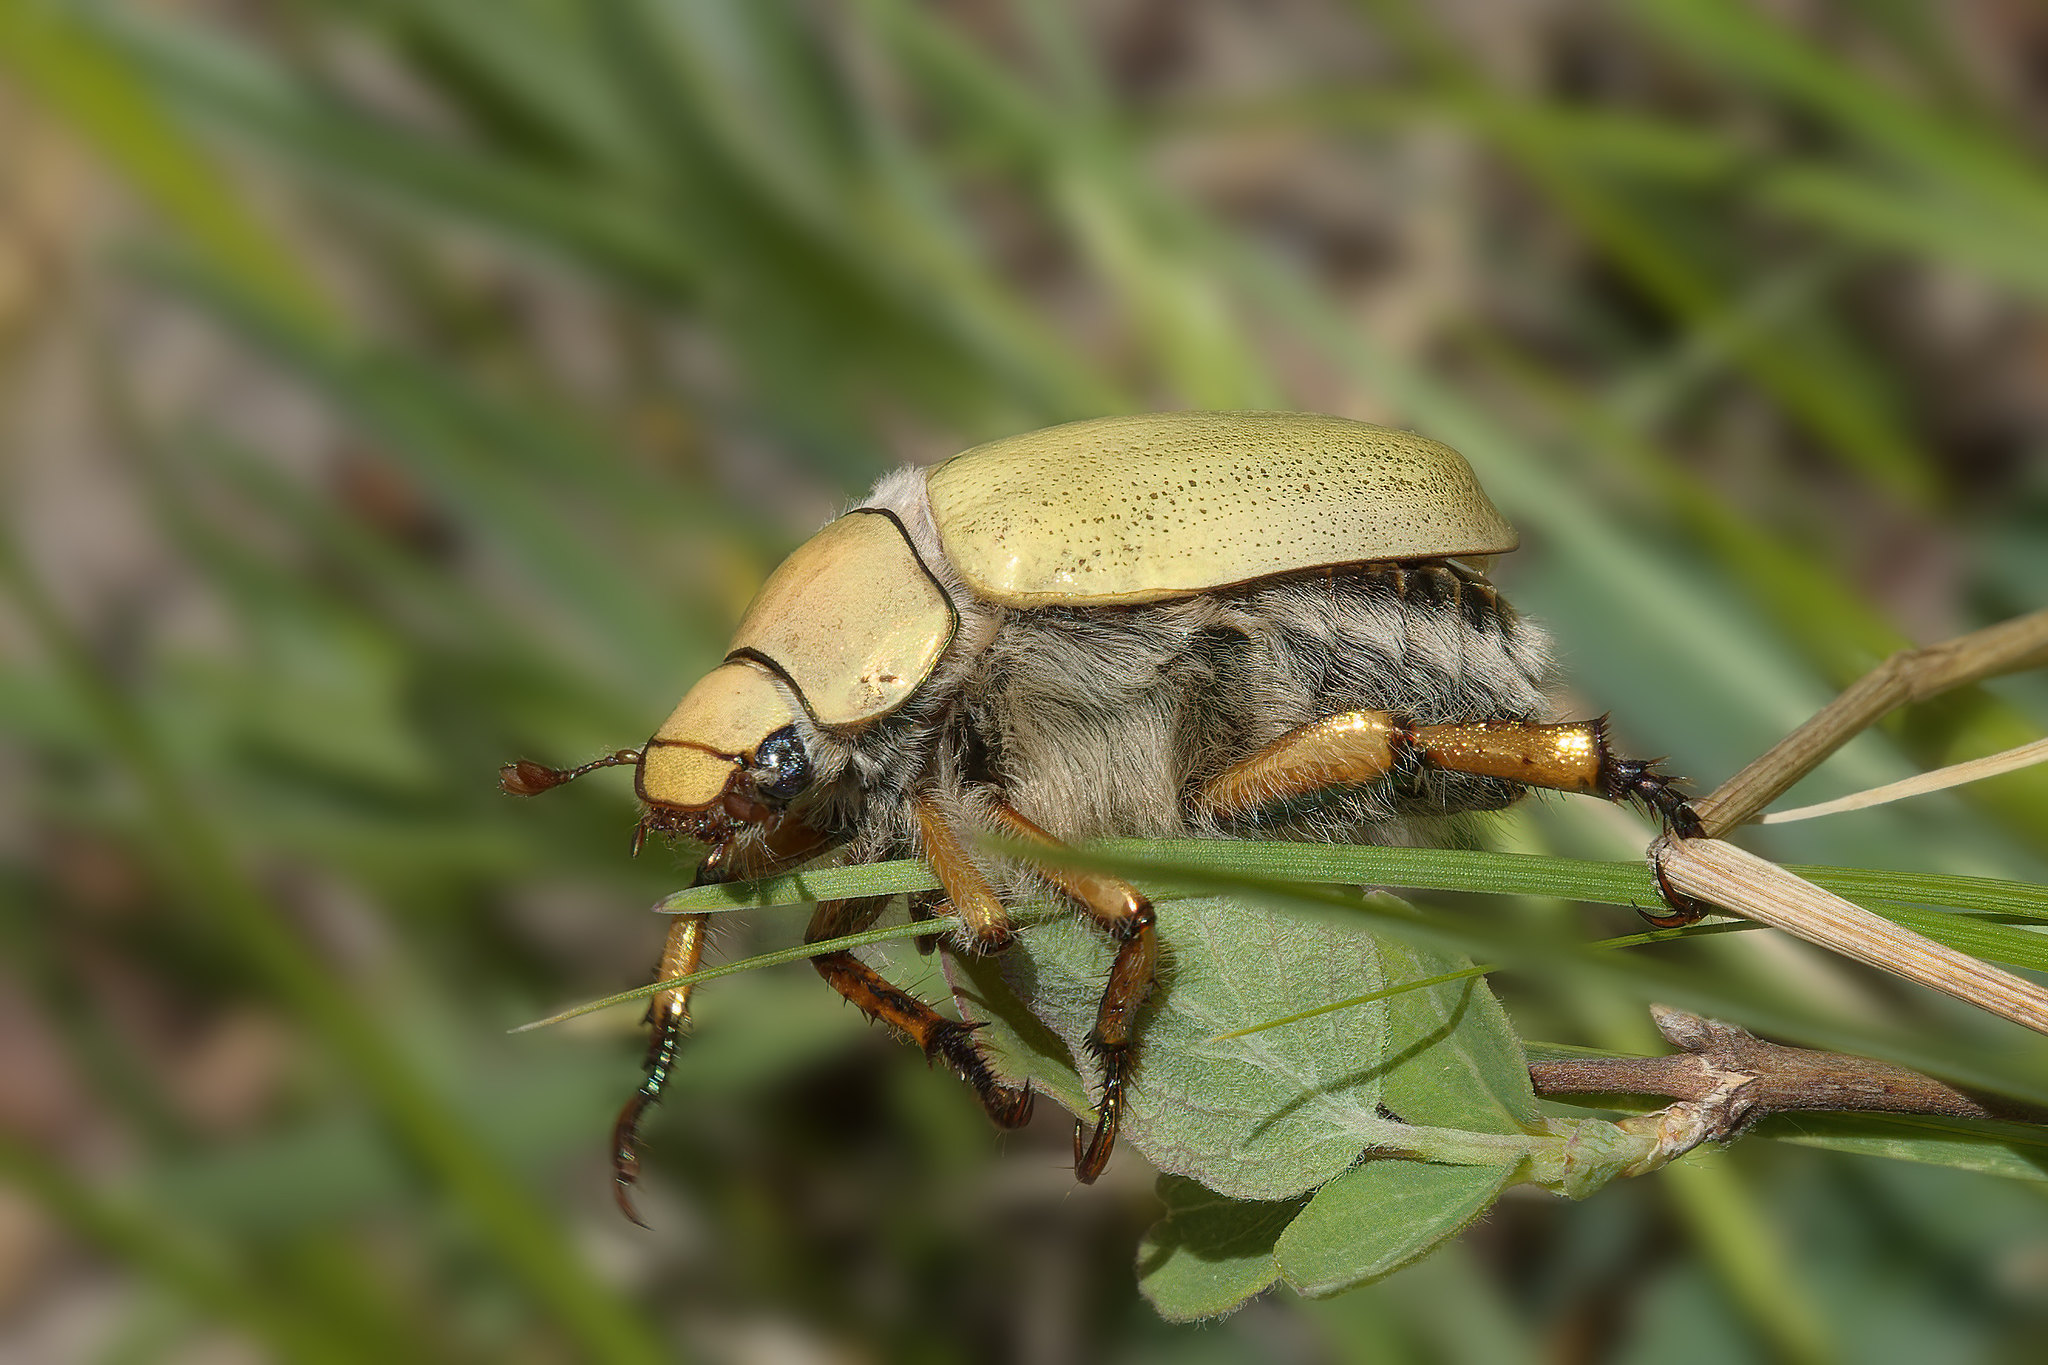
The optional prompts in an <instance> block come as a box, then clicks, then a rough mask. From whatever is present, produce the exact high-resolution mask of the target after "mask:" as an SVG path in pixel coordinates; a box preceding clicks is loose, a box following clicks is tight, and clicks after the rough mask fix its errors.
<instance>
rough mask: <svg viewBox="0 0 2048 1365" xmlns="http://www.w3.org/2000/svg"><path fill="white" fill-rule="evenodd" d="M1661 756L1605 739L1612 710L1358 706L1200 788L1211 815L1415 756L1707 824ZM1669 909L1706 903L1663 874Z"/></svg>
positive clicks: (1406, 762)
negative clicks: (1450, 715) (1595, 713)
mask: <svg viewBox="0 0 2048 1365" xmlns="http://www.w3.org/2000/svg"><path fill="white" fill-rule="evenodd" d="M1659 761H1661V760H1655V759H1636V758H1623V757H1621V756H1620V755H1619V754H1616V753H1615V752H1614V751H1613V749H1611V748H1610V747H1609V746H1608V743H1607V719H1606V717H1604V716H1603V717H1600V718H1599V719H1596V720H1580V721H1565V722H1561V723H1558V724H1543V723H1540V722H1536V721H1524V720H1480V721H1465V722H1459V723H1452V724H1445V725H1417V724H1414V723H1413V722H1411V721H1409V720H1407V719H1405V718H1404V717H1402V716H1399V715H1397V714H1395V713H1394V712H1391V711H1352V712H1349V713H1346V714H1344V715H1338V716H1326V717H1324V718H1323V719H1321V720H1317V721H1311V722H1309V723H1308V724H1307V725H1301V726H1297V727H1295V728H1294V729H1292V730H1289V731H1288V732H1287V733H1286V734H1284V735H1282V736H1280V738H1278V739H1276V740H1274V741H1273V742H1272V743H1271V744H1268V745H1267V746H1266V747H1265V748H1263V749H1261V750H1259V751H1258V752H1257V753H1255V754H1253V755H1251V756H1250V757H1249V758H1246V759H1243V760H1242V761H1240V762H1238V763H1234V764H1232V765H1231V766H1230V767H1228V768H1226V769H1224V770H1223V771H1222V772H1220V773H1218V774H1216V775H1215V776H1214V777H1212V778H1210V779H1209V780H1208V781H1207V782H1205V783H1203V784H1202V785H1201V786H1200V787H1199V788H1198V789H1197V790H1196V792H1195V795H1194V801H1195V804H1196V806H1197V808H1199V809H1201V810H1203V811H1205V812H1206V813H1208V814H1210V815H1216V816H1223V817H1229V816H1237V815H1249V814H1251V813H1252V812H1254V811H1256V810H1258V809H1260V808H1261V807H1263V806H1266V805H1268V804H1271V803H1273V802H1278V801H1285V800H1290V799H1294V798H1298V797H1303V796H1309V795H1313V794H1314V793H1316V792H1319V791H1324V790H1328V789H1331V788H1335V787H1344V786H1353V785H1357V784H1360V783H1364V782H1371V781H1374V780H1376V779H1379V778H1382V777H1386V776H1388V775H1389V774H1398V773H1400V772H1402V771H1405V770H1410V769H1412V768H1414V767H1416V766H1420V767H1422V768H1434V769H1438V770H1441V771H1445V772H1458V773H1472V774H1475V775H1477V776H1480V777H1497V778H1503V779H1505V780H1507V781H1510V782H1516V783H1519V784H1521V785H1522V786H1525V787H1547V788H1550V789H1551V790H1554V791H1565V792H1579V793H1583V794H1585V795H1588V796H1599V797H1603V798H1605V799H1607V800H1609V801H1636V802H1640V803H1641V804H1642V805H1644V806H1645V807H1647V808H1648V809H1649V810H1651V811H1653V812H1654V813H1655V814H1656V815H1657V816H1658V817H1659V818H1661V819H1662V820H1663V822H1664V824H1665V826H1666V827H1667V828H1668V829H1670V830H1672V831H1674V832H1676V833H1678V834H1681V835H1687V836H1691V835H1697V834H1699V833H1700V832H1701V827H1700V820H1699V816H1698V815H1697V814H1695V813H1694V811H1693V808H1692V805H1691V802H1690V801H1689V800H1688V799H1687V798H1686V795H1685V792H1684V790H1683V788H1681V787H1680V786H1679V785H1678V783H1677V782H1676V781H1674V780H1673V779H1672V778H1670V777H1667V776H1665V775H1664V774H1663V773H1661V772H1659V771H1657V763H1658V762H1659ZM1659 890H1660V891H1661V892H1662V893H1663V895H1664V898H1665V900H1666V901H1667V902H1668V903H1669V904H1670V906H1671V910H1672V913H1671V914H1669V915H1649V914H1645V915H1644V918H1645V919H1647V920H1649V921H1650V923H1652V924H1654V925H1656V926H1657V927H1659V928H1676V927H1678V926H1680V925H1685V924H1690V923H1692V922H1693V921H1694V920H1697V919H1698V918H1699V917H1700V916H1701V915H1702V914H1704V913H1706V912H1705V910H1704V909H1703V908H1702V907H1701V906H1700V905H1699V903H1698V902H1696V901H1693V900H1692V899H1690V898H1689V897H1685V896H1682V895H1678V894H1677V893H1675V892H1674V891H1673V890H1672V889H1671V888H1670V887H1668V886H1663V885H1661V884H1660V886H1659Z"/></svg>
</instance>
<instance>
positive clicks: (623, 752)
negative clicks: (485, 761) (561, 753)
mask: <svg viewBox="0 0 2048 1365" xmlns="http://www.w3.org/2000/svg"><path fill="white" fill-rule="evenodd" d="M639 761H640V751H639V750H638V749H620V750H619V751H618V752H617V753H611V754H606V755H605V756H604V757H603V758H594V759H592V760H591V761H590V762H588V763H586V764H584V765H583V766H582V767H580V768H550V767H548V766H547V765H546V764H544V763H535V762H533V761H532V760H531V759H525V758H522V759H520V760H519V761H518V762H517V763H507V764H506V765H505V766H504V767H502V768H500V769H498V786H499V788H500V789H501V790H503V791H505V792H509V793H510V794H511V795H513V796H538V795H540V794H541V793H542V792H544V791H546V790H548V789H549V788H550V787H559V786H561V785H562V784H563V783H564V782H573V781H575V780H576V779H577V778H579V777H581V776H583V774H585V773H587V772H592V771H594V770H596V769H598V768H611V767H616V766H618V765H619V764H622V763H638V762H639Z"/></svg>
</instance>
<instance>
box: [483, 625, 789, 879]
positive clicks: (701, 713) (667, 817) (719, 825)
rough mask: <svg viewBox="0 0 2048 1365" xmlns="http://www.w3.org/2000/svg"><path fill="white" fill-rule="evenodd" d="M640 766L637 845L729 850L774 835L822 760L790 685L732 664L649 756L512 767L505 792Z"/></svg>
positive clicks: (694, 694)
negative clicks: (758, 831) (693, 844)
mask: <svg viewBox="0 0 2048 1365" xmlns="http://www.w3.org/2000/svg"><path fill="white" fill-rule="evenodd" d="M626 763H631V764H633V765H634V774H633V788H634V790H635V792H637V793H638V794H639V797H640V800H641V801H642V802H643V803H644V805H645V810H644V812H643V813H642V814H641V817H640V824H639V826H638V828H637V829H635V830H634V833H633V848H634V851H635V852H638V851H639V848H640V845H641V843H642V841H643V840H645V838H646V837H647V835H648V833H649V832H650V831H651V832H653V833H656V834H667V835H680V836H682V837H684V838H688V839H695V840H698V841H700V842H702V843H707V844H711V845H713V846H714V847H721V848H722V847H723V846H724V845H726V844H727V843H729V842H730V841H731V840H732V839H734V838H735V837H736V836H738V835H739V834H741V833H743V832H744V831H746V830H747V829H749V828H754V827H765V828H772V827H773V826H774V825H775V824H776V823H777V822H779V820H780V819H781V816H782V812H783V810H784V809H785V808H786V807H787V806H788V805H789V803H790V802H791V801H793V800H795V799H796V798H797V797H799V796H801V795H802V794H803V793H804V792H805V791H806V790H808V789H809V787H810V786H811V782H812V778H813V776H814V772H813V762H812V758H811V755H810V753H809V752H808V750H807V749H806V747H805V745H804V741H803V736H802V735H801V734H800V733H799V731H798V727H797V724H796V712H795V709H794V708H793V706H792V705H791V703H790V701H789V700H788V699H787V697H786V695H785V693H784V690H783V686H782V684H780V683H779V682H778V681H777V680H776V679H775V678H774V676H773V675H772V674H770V673H769V672H768V671H767V670H766V669H764V668H762V667H760V666H759V665H756V664H754V663H751V662H748V661H746V660H735V661H734V662H732V663H727V664H722V665H720V666H719V667H717V668H714V669H712V670H711V672H709V673H708V674H706V675H705V676H704V677H703V679H702V680H700V681H699V682H698V683H697V685H696V686H695V687H693V688H691V689H690V690H689V691H688V692H686V693H685V694H684V695H683V699H682V701H681V702H679V703H677V705H676V709H675V710H674V712H672V713H671V714H670V715H669V718H668V719H667V720H665V721H663V722H662V725H661V728H660V729H659V730H657V731H655V732H654V737H653V738H652V739H650V740H648V741H647V745H646V747H645V748H643V749H637V750H635V749H621V750H619V751H618V752H617V753H615V754H610V755H608V756H606V757H604V758H600V759H597V760H595V761H594V762H590V763H586V764H584V765H583V766H582V767H580V768H548V767H543V766H542V765H541V764H538V763H530V762H519V763H511V764H507V765H506V766H505V767H504V768H503V769H501V770H500V772H499V785H500V786H502V787H503V788H504V789H505V790H506V791H508V792H511V793H513V794H514V795H518V796H531V795H534V794H536V793H538V792H543V791H546V790H547V789H548V788H550V787H556V786H560V785H561V784H562V783H564V782H568V781H570V780H572V779H574V778H577V777H581V776H582V775H583V774H584V773H587V772H590V771H591V770H593V769H596V768H608V767H612V766H614V765H617V764H626Z"/></svg>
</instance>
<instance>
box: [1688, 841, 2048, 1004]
mask: <svg viewBox="0 0 2048 1365" xmlns="http://www.w3.org/2000/svg"><path fill="white" fill-rule="evenodd" d="M1650 861H1651V865H1652V866H1653V867H1655V868H1656V869H1657V871H1658V874H1659V876H1660V877H1661V878H1662V879H1663V880H1664V881H1666V882H1667V883H1668V884H1669V885H1670V886H1671V887H1672V888H1674V889H1676V890H1677V891H1679V892H1681V893H1682V894H1684V895H1686V896H1691V897H1695V898H1697V899H1699V900H1703V901H1710V902H1712V903H1713V904H1714V905H1717V906H1721V907H1724V908H1725V909H1727V910H1728V911H1729V912H1730V913H1732V914H1737V915H1741V916H1742V917H1743V918H1744V919H1753V920H1755V921H1757V922H1758V923H1760V924H1768V925H1770V926H1772V927H1773V928H1777V929H1783V930H1784V931H1785V932H1786V933H1789V934H1796V935H1798V936H1799V937H1800V938H1803V939H1805V940H1807V941H1808V942H1809V943H1817V944H1819V945H1820V946H1821V947H1823V948H1828V949H1832V950H1833V951H1835V952H1838V953H1840V954H1842V955H1843V956H1844V957H1852V958H1855V959H1856V960H1857V961H1858V962H1867V963H1869V964H1870V965H1871V966H1873V967H1879V968H1882V969H1883V970H1885V971H1888V972H1893V973H1895V974H1897V975H1899V976H1903V977H1906V978H1907V979H1908V980H1912V981H1917V982H1919V983H1920V984H1921V985H1923V986H1931V987H1933V988H1934V989H1935V990H1938V991H1942V992H1945V993H1947V994H1949V995H1952V996H1954V997H1956V999H1958V1000H1966V1001H1968V1002H1969V1003H1970V1004H1973V1005H1976V1006H1978V1007H1980V1008H1982V1009H1987V1010H1990V1011H1991V1012H1992V1013H1993V1014H1996V1015H1999V1016H2001V1017H2003V1018H2006V1019H2010V1020H2012V1021H2013V1022H2014V1023H2018V1024H2024V1025H2026V1026H2027V1027H2028V1028H2030V1029H2033V1030H2034V1031H2036V1032H2037V1033H2048V991H2044V990H2042V989H2041V988H2040V987H2039V986H2036V985H2035V984H2033V983H2032V982H2031V981H2025V980H2022V979H2021V978H2019V977H2017V976H2014V975H2013V974H2012V973H2011V972H2007V971H2001V970H2000V969H1999V968H1997V967H1994V966H1992V965H1991V964H1989V963H1987V962H1984V961H1981V960H1979V959H1977V958H1974V957H1971V956H1970V955H1969V954H1968V953H1960V952H1957V951H1956V950H1955V949H1953V948H1946V947H1943V946H1942V945H1941V944H1939V943H1936V942H1934V941H1933V940H1932V939H1928V938H1924V937H1922V936H1921V935H1919V934H1916V933H1914V932H1913V931H1912V930H1910V929H1906V928H1902V927H1901V926H1899V925H1896V924H1894V923H1892V922H1891V921H1890V920H1888V919H1884V918H1882V917H1881V916H1878V915H1873V914H1871V913H1870V912H1869V911H1868V910H1865V909H1863V908H1862V907H1861V906H1857V905H1852V904H1850V903H1849V902H1848V901H1845V900H1843V899H1842V898H1841V897H1840V896H1837V895H1834V894H1833V893H1831V892H1827V891H1823V890H1821V889H1820V888H1819V887H1817V886H1815V885H1814V884H1813V883H1812V882H1809V881H1807V880H1806V879H1805V878H1803V877H1799V876H1795V875H1794V874H1793V873H1790V872H1787V871H1786V870H1785V869H1784V868H1782V867H1779V866H1778V865H1777V864H1776V863H1773V862H1768V861H1766V860H1765V859H1762V858H1759V857H1757V856H1756V855H1755V854H1754V853H1747V852H1744V851H1743V850H1742V849H1739V848H1737V847H1735V846H1734V845H1733V844H1728V843H1723V842H1722V841H1720V840H1718V839H1681V838H1677V837H1675V836H1671V835H1666V836H1665V837H1664V838H1662V839H1659V840H1658V841H1657V842H1656V843H1655V844H1652V845H1651V846H1650Z"/></svg>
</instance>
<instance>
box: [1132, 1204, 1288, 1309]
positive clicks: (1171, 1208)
mask: <svg viewBox="0 0 2048 1365" xmlns="http://www.w3.org/2000/svg"><path fill="white" fill-rule="evenodd" d="M1159 1198H1160V1200H1161V1201H1162V1202H1164V1203H1165V1205H1166V1216H1165V1217H1164V1218H1161V1219H1160V1220H1159V1221H1158V1222H1157V1223H1154V1224H1153V1225H1152V1230H1151V1231H1150V1232H1148V1233H1146V1234H1145V1240H1144V1241H1143V1242H1141V1243H1139V1246H1138V1288H1139V1290H1140V1291H1141V1292H1142V1293H1143V1294H1144V1295H1145V1297H1146V1298H1147V1299H1149V1300H1150V1301H1151V1303H1152V1306H1153V1307H1154V1308H1156V1309H1158V1310H1159V1316H1160V1317H1162V1318H1165V1319H1166V1320H1167V1321H1169V1322H1194V1321H1196V1320H1197V1319H1200V1318H1213V1317H1220V1316H1221V1315H1223V1314H1225V1313H1228V1312H1229V1311H1230V1310H1231V1309H1233V1308H1236V1307H1238V1306H1239V1305H1240V1304H1242V1303H1243V1302H1244V1301H1245V1300H1246V1299H1249V1298H1251V1297H1252V1296H1253V1295H1254V1294H1258V1293H1260V1292H1262V1291H1263V1290H1265V1289H1267V1288H1268V1287H1269V1286H1271V1285H1272V1283H1273V1281H1275V1280H1277V1279H1278V1278H1279V1277H1280V1267H1279V1264H1278V1263H1277V1262H1276V1261H1275V1260H1274V1258H1273V1247H1274V1244H1275V1243H1277V1242H1278V1241H1279V1240H1280V1237H1281V1235H1282V1234H1283V1233H1285V1232H1286V1231H1287V1225H1288V1224H1289V1223H1292V1222H1293V1221H1294V1217H1295V1215H1296V1214H1298V1213H1300V1212H1301V1207H1302V1205H1303V1204H1304V1203H1306V1202H1307V1201H1306V1200H1305V1199H1301V1198H1296V1199H1283V1200H1279V1201H1277V1202H1272V1203H1249V1202H1246V1201H1244V1200H1239V1199H1230V1198H1226V1197H1225V1196H1223V1195H1220V1194H1217V1193H1216V1192H1215V1191H1214V1190H1205V1189H1203V1188H1202V1186H1201V1185H1200V1184H1198V1183H1197V1182H1195V1181H1193V1180H1188V1179H1185V1178H1183V1177H1181V1176H1176V1175H1163V1176H1161V1177H1159Z"/></svg>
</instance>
